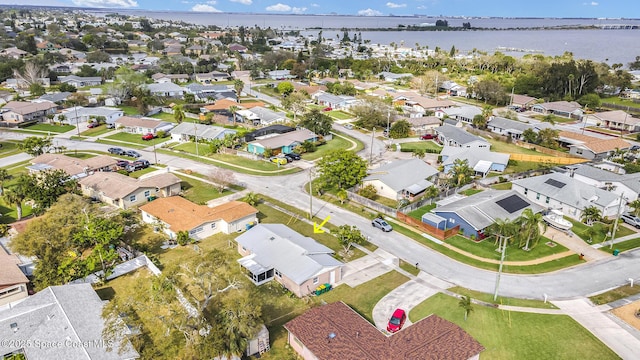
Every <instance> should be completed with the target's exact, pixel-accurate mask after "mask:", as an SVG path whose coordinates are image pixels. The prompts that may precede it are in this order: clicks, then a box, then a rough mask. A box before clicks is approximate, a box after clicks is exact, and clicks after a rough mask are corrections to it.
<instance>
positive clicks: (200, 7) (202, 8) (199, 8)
mask: <svg viewBox="0 0 640 360" xmlns="http://www.w3.org/2000/svg"><path fill="white" fill-rule="evenodd" d="M191 11H195V12H220V10H218V9H216V8H214V7H213V6H211V5H207V4H195V5H193V7H192V8H191Z"/></svg>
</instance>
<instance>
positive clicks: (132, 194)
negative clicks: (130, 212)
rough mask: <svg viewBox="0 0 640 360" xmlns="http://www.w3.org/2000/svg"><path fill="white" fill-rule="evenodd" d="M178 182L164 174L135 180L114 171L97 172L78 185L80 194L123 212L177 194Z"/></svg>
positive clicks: (176, 178) (179, 187)
mask: <svg viewBox="0 0 640 360" xmlns="http://www.w3.org/2000/svg"><path fill="white" fill-rule="evenodd" d="M181 182H182V181H181V180H180V178H179V177H177V176H175V175H173V174H171V173H168V172H167V173H161V174H149V176H146V177H141V178H139V179H134V178H131V177H128V176H127V175H122V174H120V173H117V172H99V173H95V174H93V175H91V176H87V177H85V178H83V179H81V180H80V181H78V184H80V191H81V192H82V195H84V196H87V197H91V198H94V199H98V200H100V201H102V202H104V203H106V204H109V205H113V206H116V207H119V208H121V209H123V210H126V209H129V208H131V207H133V206H138V205H141V204H144V203H146V202H148V201H150V200H152V199H155V198H159V197H168V196H174V195H178V194H180V190H181V186H180V184H181Z"/></svg>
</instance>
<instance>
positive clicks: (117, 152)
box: [107, 147, 125, 155]
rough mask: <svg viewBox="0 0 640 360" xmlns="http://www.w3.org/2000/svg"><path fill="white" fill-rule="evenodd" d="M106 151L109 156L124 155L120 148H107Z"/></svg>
mask: <svg viewBox="0 0 640 360" xmlns="http://www.w3.org/2000/svg"><path fill="white" fill-rule="evenodd" d="M107 151H108V152H109V153H110V154H114V155H124V154H125V151H124V150H122V149H121V148H117V147H112V148H109V149H107Z"/></svg>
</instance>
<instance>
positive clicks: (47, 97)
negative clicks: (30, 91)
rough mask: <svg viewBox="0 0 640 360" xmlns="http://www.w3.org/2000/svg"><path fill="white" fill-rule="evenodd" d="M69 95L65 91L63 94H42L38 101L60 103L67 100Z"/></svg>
mask: <svg viewBox="0 0 640 360" xmlns="http://www.w3.org/2000/svg"><path fill="white" fill-rule="evenodd" d="M70 95H71V93H70V92H68V91H65V92H59V93H53V94H44V95H42V96H40V97H39V99H40V100H47V101H51V102H54V103H57V102H60V101H65V100H67V98H68V97H69V96H70Z"/></svg>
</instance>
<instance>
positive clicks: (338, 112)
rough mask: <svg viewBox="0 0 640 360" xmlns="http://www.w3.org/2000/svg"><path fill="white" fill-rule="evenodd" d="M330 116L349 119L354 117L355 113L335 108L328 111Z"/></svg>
mask: <svg viewBox="0 0 640 360" xmlns="http://www.w3.org/2000/svg"><path fill="white" fill-rule="evenodd" d="M328 114H329V116H331V117H332V118H335V119H338V120H348V119H351V118H353V115H351V114H347V113H345V112H344V111H341V110H333V111H329V112H328Z"/></svg>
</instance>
